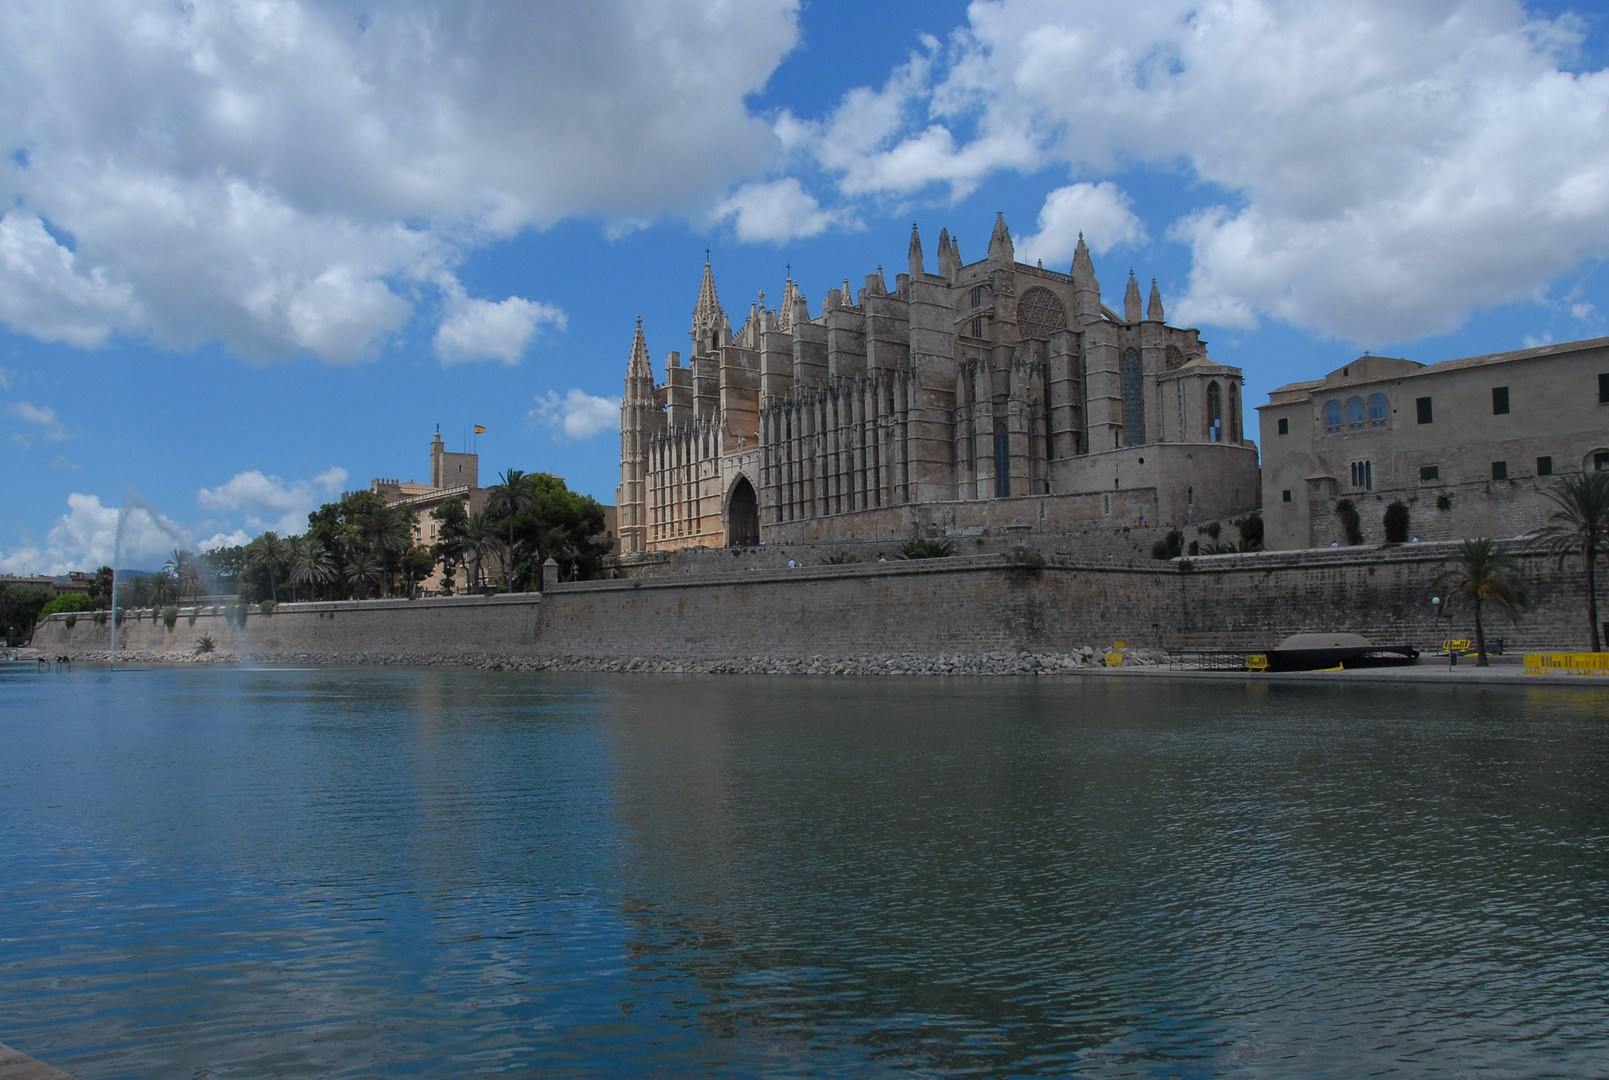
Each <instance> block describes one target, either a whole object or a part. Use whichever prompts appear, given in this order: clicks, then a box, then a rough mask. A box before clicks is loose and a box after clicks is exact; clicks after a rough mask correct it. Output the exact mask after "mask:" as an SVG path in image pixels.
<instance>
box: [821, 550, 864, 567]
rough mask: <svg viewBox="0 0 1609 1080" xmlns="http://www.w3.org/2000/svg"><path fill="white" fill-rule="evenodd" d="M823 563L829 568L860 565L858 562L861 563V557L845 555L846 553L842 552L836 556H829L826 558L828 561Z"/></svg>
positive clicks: (825, 560)
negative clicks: (853, 564) (852, 564)
mask: <svg viewBox="0 0 1609 1080" xmlns="http://www.w3.org/2000/svg"><path fill="white" fill-rule="evenodd" d="M823 561H824V562H825V563H826V564H827V565H828V566H847V565H849V564H850V563H858V562H860V556H859V555H848V554H845V553H844V552H841V551H840V552H839V553H838V554H836V555H828V556H827V557H826V559H824V560H823Z"/></svg>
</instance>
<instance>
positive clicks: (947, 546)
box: [899, 540, 955, 559]
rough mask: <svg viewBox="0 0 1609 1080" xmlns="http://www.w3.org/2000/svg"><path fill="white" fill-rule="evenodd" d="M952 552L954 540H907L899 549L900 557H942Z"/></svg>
mask: <svg viewBox="0 0 1609 1080" xmlns="http://www.w3.org/2000/svg"><path fill="white" fill-rule="evenodd" d="M954 554H955V541H954V540H907V541H905V543H903V544H901V545H900V549H899V557H900V558H902V559H942V558H945V557H947V556H950V555H954Z"/></svg>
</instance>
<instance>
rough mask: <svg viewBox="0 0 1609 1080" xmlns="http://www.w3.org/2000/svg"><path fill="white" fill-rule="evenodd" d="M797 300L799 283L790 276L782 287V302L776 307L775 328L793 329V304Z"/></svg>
mask: <svg viewBox="0 0 1609 1080" xmlns="http://www.w3.org/2000/svg"><path fill="white" fill-rule="evenodd" d="M798 302H799V285H798V283H797V282H795V281H794V280H793V278H792V277H790V278H788V283H787V285H785V286H784V287H783V289H782V304H781V306H780V307H778V308H777V329H778V330H792V329H793V305H794V304H796V303H798Z"/></svg>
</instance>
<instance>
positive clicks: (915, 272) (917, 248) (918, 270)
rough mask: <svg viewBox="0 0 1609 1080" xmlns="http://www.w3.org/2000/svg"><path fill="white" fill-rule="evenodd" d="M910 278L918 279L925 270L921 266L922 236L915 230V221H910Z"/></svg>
mask: <svg viewBox="0 0 1609 1080" xmlns="http://www.w3.org/2000/svg"><path fill="white" fill-rule="evenodd" d="M910 260H911V280H912V281H920V280H921V278H922V275H923V274H925V273H926V271H925V270H924V269H923V268H922V236H921V234H920V233H918V232H917V231H916V222H914V221H913V222H911V250H910Z"/></svg>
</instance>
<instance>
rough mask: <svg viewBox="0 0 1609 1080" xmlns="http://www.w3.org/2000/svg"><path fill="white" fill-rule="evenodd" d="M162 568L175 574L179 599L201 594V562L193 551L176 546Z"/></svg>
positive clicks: (174, 578)
mask: <svg viewBox="0 0 1609 1080" xmlns="http://www.w3.org/2000/svg"><path fill="white" fill-rule="evenodd" d="M162 569H164V570H166V571H167V572H168V573H170V574H172V575H173V580H174V581H175V582H176V583H177V584H178V591H179V599H181V600H182V599H184V598H185V597H186V596H191V597H195V596H199V595H201V562H200V560H199V559H197V558H196V553H195V552H193V551H185V550H183V549H182V548H174V549H173V551H172V552H171V553H170V554H169V555H168V561H167V563H166V564H164V565H163V567H162Z"/></svg>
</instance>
